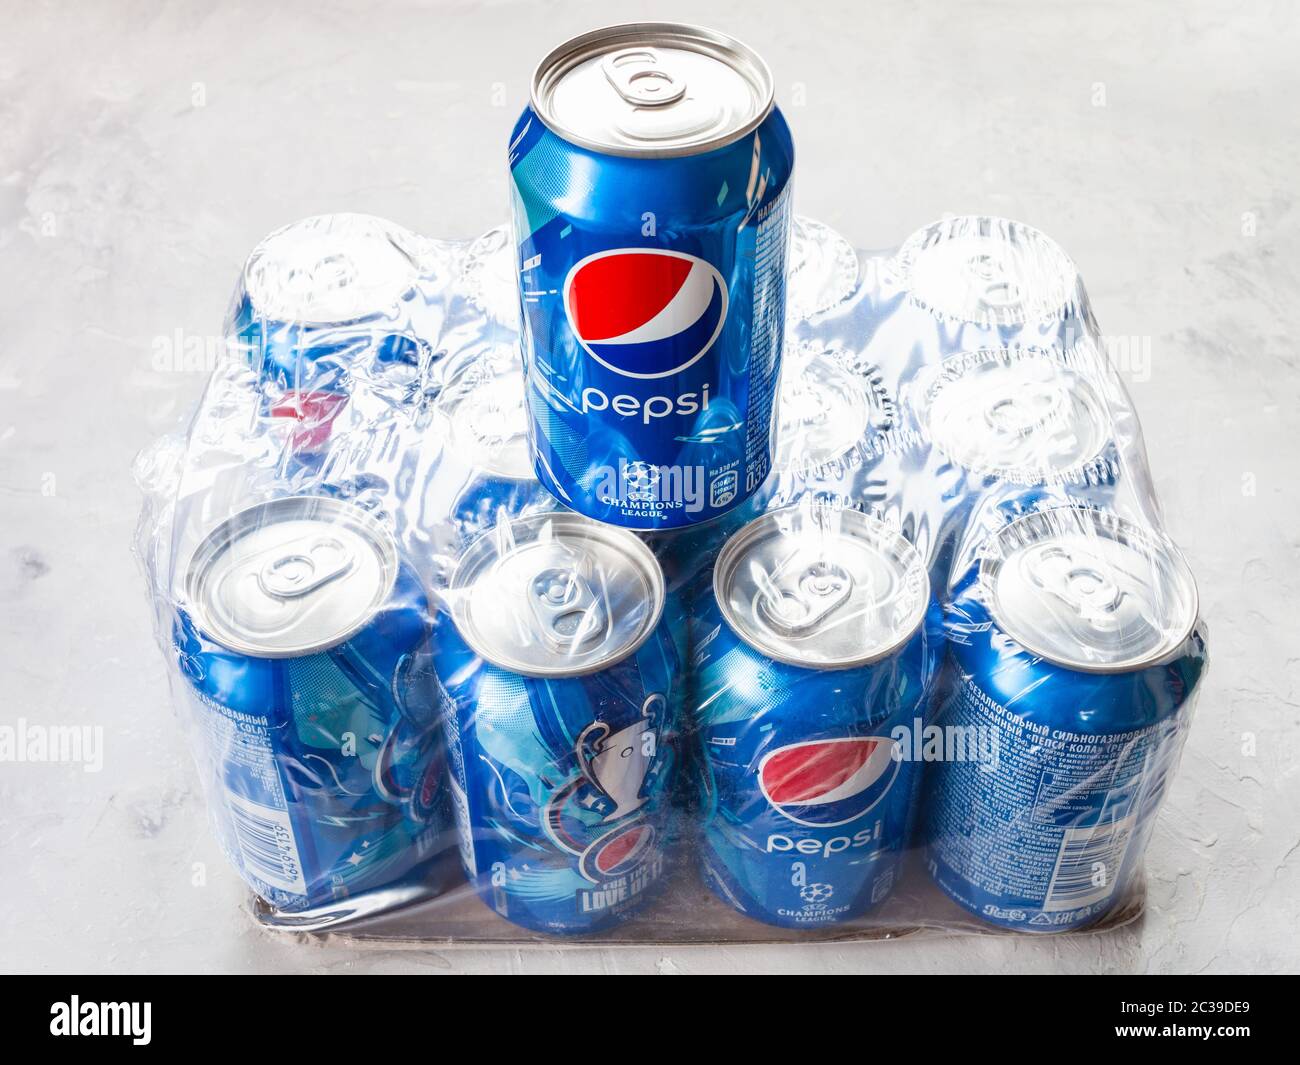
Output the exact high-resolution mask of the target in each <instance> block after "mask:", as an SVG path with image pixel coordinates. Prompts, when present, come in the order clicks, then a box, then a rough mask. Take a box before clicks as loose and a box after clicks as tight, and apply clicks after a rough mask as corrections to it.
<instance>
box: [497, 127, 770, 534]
mask: <svg viewBox="0 0 1300 1065" xmlns="http://www.w3.org/2000/svg"><path fill="white" fill-rule="evenodd" d="M793 163H794V151H793V143H792V141H791V138H790V131H789V128H788V127H787V126H786V123H785V119H784V118H783V117H782V116H781V113H780V112H779V111H778V110H776V109H773V110H772V111H771V112H770V113H769V114H768V116H767V117H766V119H765V120H764V121H763V122H762V123H761V125H759V126H758V127H757V128H756V129H754V130H753V131H752V132H750V133H748V134H746V135H744V136H742V137H740V138H739V139H737V140H735V141H733V142H732V143H730V144H727V145H725V146H724V147H720V148H716V149H714V150H712V151H708V152H706V153H704V154H695V155H682V156H674V157H666V158H638V157H630V156H624V155H613V154H602V153H600V152H596V151H592V150H589V149H587V148H583V147H580V146H578V145H576V144H573V143H570V142H568V141H566V140H565V139H563V138H562V137H560V136H558V135H557V134H556V133H555V132H553V131H552V130H551V129H549V128H548V127H547V126H546V125H545V123H544V122H543V121H542V120H541V118H539V116H538V114H537V113H536V112H535V111H534V110H533V108H532V107H529V108H528V109H526V110H525V111H524V113H523V115H522V116H521V117H520V119H519V122H518V124H517V125H516V127H515V130H514V135H513V137H512V141H511V153H510V166H511V176H512V179H513V181H512V186H513V190H514V219H515V235H516V239H517V240H518V244H519V266H520V285H521V294H522V309H523V326H524V352H525V362H526V369H527V375H528V402H529V406H530V411H531V415H532V433H533V446H534V449H535V454H536V465H537V475H538V478H539V479H540V480H541V482H542V483H543V484H544V485H545V486H546V487H547V488H548V489H549V490H550V491H551V492H552V493H553V494H554V495H555V496H556V497H557V498H558V499H560V500H561V501H562V502H563V503H564V504H565V505H566V506H569V507H571V508H572V509H574V510H577V511H578V512H580V513H583V514H586V515H588V516H590V517H594V518H597V519H599V520H601V521H606V522H609V523H611V524H615V525H621V526H623V527H625V528H631V529H642V530H648V529H667V528H675V527H680V526H684V525H689V524H694V523H697V522H704V521H709V520H710V519H713V518H716V517H718V516H719V515H721V514H723V513H725V512H727V511H728V510H730V509H732V508H734V507H736V506H737V505H739V504H740V503H741V502H743V501H744V500H745V499H746V498H747V497H748V496H750V495H751V494H752V493H753V492H754V491H755V490H756V489H757V488H758V487H759V486H760V485H761V484H762V483H763V480H764V478H765V477H766V476H767V472H768V469H769V468H770V466H771V463H772V459H773V453H774V448H775V443H776V441H775V438H774V424H775V423H774V418H775V415H776V390H777V387H778V377H779V373H780V365H781V348H782V341H783V336H784V320H785V249H786V241H787V233H788V229H789V192H788V189H789V182H790V177H791V174H792V170H793Z"/></svg>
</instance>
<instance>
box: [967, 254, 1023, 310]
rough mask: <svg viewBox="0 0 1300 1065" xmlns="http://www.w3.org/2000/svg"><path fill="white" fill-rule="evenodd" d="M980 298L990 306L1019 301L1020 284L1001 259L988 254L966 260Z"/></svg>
mask: <svg viewBox="0 0 1300 1065" xmlns="http://www.w3.org/2000/svg"><path fill="white" fill-rule="evenodd" d="M966 269H967V270H968V271H969V273H970V275H971V280H972V282H973V284H974V286H975V287H976V288H977V289H979V291H980V298H981V299H982V300H983V301H984V302H985V303H986V304H988V305H989V306H990V307H1011V306H1014V305H1016V304H1019V303H1020V302H1021V293H1020V286H1019V285H1017V284H1016V282H1015V280H1014V277H1013V275H1012V273H1011V271H1010V269H1009V268H1008V267H1007V264H1006V263H1004V262H1003V261H1002V260H1001V259H999V258H997V257H995V256H993V255H988V254H983V255H975V256H972V257H971V258H970V259H968V260H967V262H966Z"/></svg>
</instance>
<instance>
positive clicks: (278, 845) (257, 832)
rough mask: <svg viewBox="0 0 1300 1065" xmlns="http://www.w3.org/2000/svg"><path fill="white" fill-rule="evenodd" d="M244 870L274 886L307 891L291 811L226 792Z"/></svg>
mask: <svg viewBox="0 0 1300 1065" xmlns="http://www.w3.org/2000/svg"><path fill="white" fill-rule="evenodd" d="M226 800H227V802H228V804H229V807H230V816H231V819H232V820H233V821H234V825H235V838H236V839H237V840H238V841H239V852H240V854H241V855H242V856H243V859H244V871H245V872H246V873H248V874H249V875H250V876H254V877H256V878H257V879H259V880H263V881H265V882H266V883H267V884H269V885H270V886H271V887H274V888H280V889H281V890H283V891H289V892H292V893H293V894H295V895H306V894H307V883H306V881H305V880H304V879H303V872H302V859H301V858H300V857H299V855H298V844H297V841H296V840H295V839H294V838H293V825H292V824H291V823H290V821H289V814H288V811H285V810H272V809H269V808H268V807H265V806H258V805H257V804H256V803H252V802H249V801H248V800H247V799H245V798H243V797H242V796H240V795H233V794H231V793H229V792H227V793H226Z"/></svg>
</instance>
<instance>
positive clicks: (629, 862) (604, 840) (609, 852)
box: [578, 821, 656, 882]
mask: <svg viewBox="0 0 1300 1065" xmlns="http://www.w3.org/2000/svg"><path fill="white" fill-rule="evenodd" d="M655 836H656V833H655V830H654V826H653V825H650V824H647V823H646V822H644V821H635V822H633V823H632V824H630V825H627V826H625V827H623V828H616V829H614V830H613V831H612V832H607V833H606V834H605V835H603V836H601V837H600V839H598V840H596V842H595V843H593V844H592V845H591V846H590V847H588V848H587V850H586V851H585V852H584V853H583V855H582V858H581V859H580V860H579V862H578V868H579V871H580V872H581V873H582V875H583V876H585V877H586V878H587V879H588V880H593V881H597V882H598V881H601V880H608V879H610V878H612V877H616V876H622V875H623V874H624V873H630V872H631V871H632V870H633V869H635V868H636V867H637V866H638V865H640V864H641V863H642V862H643V861H644V860H645V859H646V858H647V857H648V856H649V855H650V854H651V853H652V852H653V850H654V843H655Z"/></svg>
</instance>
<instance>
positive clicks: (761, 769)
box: [758, 736, 900, 828]
mask: <svg viewBox="0 0 1300 1065" xmlns="http://www.w3.org/2000/svg"><path fill="white" fill-rule="evenodd" d="M893 752H894V741H893V740H892V739H890V738H889V737H887V736H867V737H846V738H843V739H833V740H809V741H807V742H805V743H792V744H789V745H788V746H785V747H778V748H777V749H776V750H775V751H772V752H771V753H769V754H767V755H765V756H764V758H763V760H762V761H761V762H760V763H759V765H758V781H759V787H760V788H761V789H762V791H763V797H764V798H766V799H767V801H768V802H769V803H771V804H772V806H773V807H775V808H776V810H777V811H779V812H780V813H781V814H782V815H784V816H785V817H787V818H788V819H789V820H791V821H794V822H795V823H796V824H800V825H808V826H810V827H814V828H823V827H829V826H831V825H843V824H846V823H847V822H849V821H854V820H856V819H857V818H859V817H861V816H862V815H863V814H865V813H866V812H867V811H868V810H870V809H871V808H872V807H873V806H875V805H876V803H878V802H879V801H880V800H881V799H882V798H883V797H884V795H885V793H886V792H887V791H889V787H890V785H891V784H893V782H894V777H895V776H896V775H897V774H898V767H899V764H900V763H899V762H898V760H897V759H895V758H894V756H893Z"/></svg>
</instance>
